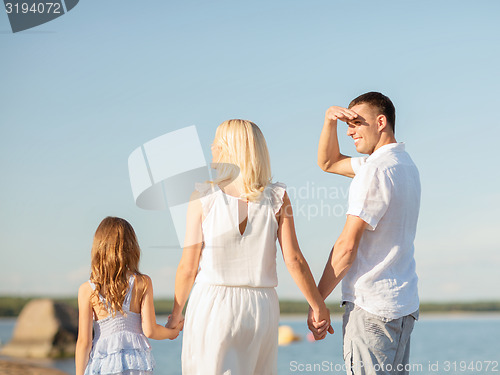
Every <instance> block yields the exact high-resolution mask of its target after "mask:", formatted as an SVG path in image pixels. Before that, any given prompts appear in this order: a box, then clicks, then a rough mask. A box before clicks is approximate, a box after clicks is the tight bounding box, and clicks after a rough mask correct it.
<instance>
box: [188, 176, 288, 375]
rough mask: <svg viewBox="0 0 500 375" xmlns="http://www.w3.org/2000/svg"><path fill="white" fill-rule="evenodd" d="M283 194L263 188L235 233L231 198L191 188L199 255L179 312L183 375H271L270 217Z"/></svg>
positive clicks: (274, 334) (274, 228) (274, 326)
mask: <svg viewBox="0 0 500 375" xmlns="http://www.w3.org/2000/svg"><path fill="white" fill-rule="evenodd" d="M285 188H286V187H285V185H284V184H281V183H274V184H270V185H268V186H267V187H266V189H265V190H264V192H263V193H262V195H261V198H260V201H259V202H249V203H248V220H247V224H246V228H245V231H244V232H243V234H241V233H240V229H239V222H238V198H236V197H233V196H230V195H227V194H225V193H224V192H222V191H221V190H220V189H219V188H218V187H217V186H216V185H215V186H212V185H211V184H208V183H207V184H200V185H197V187H196V189H197V190H198V191H199V193H200V200H201V204H202V208H203V215H204V217H205V219H204V220H203V223H202V229H203V241H204V248H203V250H202V254H201V258H200V266H199V270H198V274H197V276H196V280H195V285H194V286H193V289H192V291H191V295H190V298H189V302H188V306H187V309H186V317H185V325H184V333H183V343H182V374H183V375H222V374H223V375H230V374H231V375H273V374H277V355H278V323H279V304H278V296H277V294H276V291H275V289H274V288H275V287H276V286H277V285H278V277H277V273H276V239H277V232H278V222H277V220H276V216H275V215H276V213H277V212H278V211H279V210H280V208H281V205H282V204H283V195H284V193H285Z"/></svg>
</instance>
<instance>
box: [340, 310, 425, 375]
mask: <svg viewBox="0 0 500 375" xmlns="http://www.w3.org/2000/svg"><path fill="white" fill-rule="evenodd" d="M343 305H344V308H345V312H344V317H343V326H342V333H343V336H344V361H345V364H346V368H347V374H348V375H351V374H355V375H374V374H376V375H381V374H384V375H386V374H391V375H395V374H397V375H407V374H408V373H409V371H408V368H409V360H410V335H411V332H412V330H413V325H414V323H415V320H416V319H418V310H417V311H415V312H414V313H412V314H410V315H407V316H404V317H402V318H399V319H393V320H391V319H386V318H383V317H380V316H377V315H373V314H370V313H369V312H367V311H365V310H363V309H362V308H360V307H359V306H356V305H355V304H353V303H352V302H344V303H343Z"/></svg>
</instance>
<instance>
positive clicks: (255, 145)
mask: <svg viewBox="0 0 500 375" xmlns="http://www.w3.org/2000/svg"><path fill="white" fill-rule="evenodd" d="M214 147H218V149H219V158H218V160H215V161H214V162H215V163H216V166H215V168H216V170H217V178H216V179H215V180H214V181H213V182H212V183H215V184H218V183H220V182H222V181H227V180H233V179H235V178H236V177H238V175H241V180H242V185H243V186H241V188H242V194H241V198H243V199H248V200H258V199H259V197H260V194H261V193H262V191H263V190H264V188H265V187H266V186H267V185H268V184H269V183H270V182H271V177H272V176H271V162H270V159H269V151H268V149H267V144H266V140H265V139H264V135H263V134H262V132H261V131H260V129H259V127H258V126H257V125H255V124H254V123H253V122H251V121H247V120H227V121H224V122H223V123H222V124H220V125H219V127H218V128H217V131H216V132H215V139H214Z"/></svg>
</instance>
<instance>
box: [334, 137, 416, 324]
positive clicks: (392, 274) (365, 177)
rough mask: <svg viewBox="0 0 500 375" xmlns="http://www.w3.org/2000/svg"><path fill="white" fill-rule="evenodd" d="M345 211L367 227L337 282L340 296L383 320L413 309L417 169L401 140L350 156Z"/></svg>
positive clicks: (414, 295)
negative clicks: (346, 267)
mask: <svg viewBox="0 0 500 375" xmlns="http://www.w3.org/2000/svg"><path fill="white" fill-rule="evenodd" d="M351 165H352V168H353V170H354V173H355V177H354V179H353V180H352V183H351V187H350V189H349V208H348V210H347V215H353V216H358V217H359V218H361V219H362V220H363V221H365V222H366V223H367V224H368V226H367V230H366V231H365V232H364V233H363V236H362V237H361V241H360V243H359V247H358V252H357V256H356V259H355V261H354V263H353V264H352V266H351V268H350V269H349V271H348V272H347V274H346V276H345V277H344V279H343V281H342V299H343V300H344V301H350V302H353V303H355V304H356V305H358V306H359V307H361V308H362V309H364V310H366V311H368V312H370V313H372V314H375V315H379V316H381V317H385V318H388V319H397V318H400V317H402V316H405V315H408V314H411V313H413V312H415V311H416V310H418V306H419V299H418V289H417V282H418V277H417V274H416V271H415V259H414V246H413V242H414V240H415V234H416V229H417V220H418V212H419V208H420V177H419V173H418V169H417V167H416V166H415V164H414V163H413V161H412V160H411V158H410V155H408V153H407V152H406V151H405V145H404V143H391V144H388V145H385V146H382V147H380V148H379V149H377V150H376V151H375V152H373V153H372V154H371V155H370V156H368V157H363V158H352V159H351Z"/></svg>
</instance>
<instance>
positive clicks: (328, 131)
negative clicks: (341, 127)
mask: <svg viewBox="0 0 500 375" xmlns="http://www.w3.org/2000/svg"><path fill="white" fill-rule="evenodd" d="M357 116H358V115H357V113H356V112H354V111H351V110H350V109H347V108H342V107H337V106H333V107H330V108H328V110H327V111H326V113H325V122H324V124H323V130H322V131H321V136H320V138H319V145H318V165H319V166H320V168H321V169H322V170H324V171H325V172H329V173H336V174H340V175H342V176H347V177H351V178H352V177H354V175H355V173H354V170H353V169H352V166H351V158H350V157H349V156H346V155H342V154H341V153H340V148H339V141H338V136H337V120H340V121H344V122H347V121H350V120H353V119H354V118H356V117H357Z"/></svg>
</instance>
